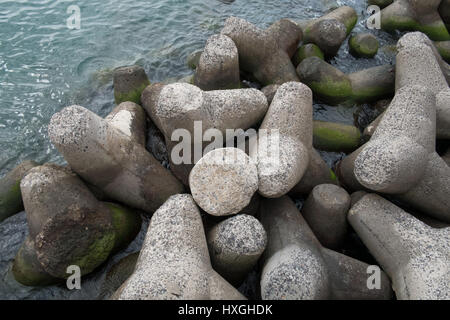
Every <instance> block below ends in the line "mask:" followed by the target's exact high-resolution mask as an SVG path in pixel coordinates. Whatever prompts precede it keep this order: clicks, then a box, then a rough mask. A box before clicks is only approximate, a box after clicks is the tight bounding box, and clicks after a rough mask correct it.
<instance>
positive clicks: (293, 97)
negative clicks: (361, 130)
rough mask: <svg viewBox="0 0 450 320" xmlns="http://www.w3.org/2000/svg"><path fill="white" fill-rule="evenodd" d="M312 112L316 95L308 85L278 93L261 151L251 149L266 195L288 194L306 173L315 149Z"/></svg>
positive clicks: (294, 85) (287, 85)
mask: <svg viewBox="0 0 450 320" xmlns="http://www.w3.org/2000/svg"><path fill="white" fill-rule="evenodd" d="M312 113H313V111H312V92H311V90H310V89H309V88H308V87H307V86H305V85H304V84H302V83H299V82H288V83H285V84H283V85H282V86H281V87H280V88H279V89H278V90H277V93H276V94H275V97H274V98H273V101H272V103H271V105H270V107H269V110H268V111H267V114H266V116H265V118H264V120H263V122H262V124H261V126H260V131H259V137H258V148H254V149H252V150H250V156H251V157H252V158H253V159H255V161H256V163H257V166H258V177H259V192H260V194H261V195H262V196H264V197H266V198H278V197H281V196H283V195H285V194H286V193H288V192H289V191H290V190H291V189H292V188H293V187H294V186H295V185H296V184H297V183H299V182H300V180H301V178H302V177H303V175H304V174H305V171H306V169H307V168H308V165H309V162H310V152H311V150H312V140H313V139H312V136H313V135H312V131H313V120H312Z"/></svg>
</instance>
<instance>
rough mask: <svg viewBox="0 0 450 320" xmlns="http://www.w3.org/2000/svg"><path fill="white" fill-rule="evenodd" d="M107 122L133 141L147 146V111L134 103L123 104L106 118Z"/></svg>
mask: <svg viewBox="0 0 450 320" xmlns="http://www.w3.org/2000/svg"><path fill="white" fill-rule="evenodd" d="M105 120H106V121H108V122H109V124H110V125H112V126H114V127H116V128H117V129H119V130H120V131H122V132H123V133H125V134H126V135H127V136H128V137H130V139H131V140H133V141H135V142H137V143H138V144H140V145H142V146H145V141H146V135H145V132H146V130H147V119H146V114H145V110H144V109H143V108H142V107H141V106H140V105H138V104H136V103H134V102H130V101H127V102H122V103H121V104H119V105H118V106H117V107H115V108H114V109H113V110H112V111H111V113H110V114H109V115H108V116H106V118H105Z"/></svg>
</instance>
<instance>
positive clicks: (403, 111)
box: [338, 86, 450, 222]
mask: <svg viewBox="0 0 450 320" xmlns="http://www.w3.org/2000/svg"><path fill="white" fill-rule="evenodd" d="M435 121H436V120H435V99H434V95H433V93H432V92H431V91H430V90H428V89H427V88H425V87H422V86H409V87H404V88H401V89H400V90H398V91H397V94H396V96H395V98H394V100H393V101H392V103H391V105H390V106H389V108H388V110H387V111H386V112H385V114H384V116H383V117H382V119H381V121H380V123H379V125H378V127H377V129H376V131H375V133H374V134H373V136H372V138H371V140H370V141H369V142H368V143H366V144H365V145H364V146H362V147H361V148H359V149H358V150H356V151H355V152H354V153H352V154H351V155H350V156H348V157H347V158H345V159H344V160H342V161H341V163H340V164H339V166H338V168H339V170H338V175H339V178H340V181H342V182H343V183H344V185H346V186H347V187H350V189H352V190H354V191H356V190H363V189H365V188H367V189H368V190H372V191H376V192H380V193H387V194H392V195H393V196H394V197H395V198H396V199H398V200H401V201H402V202H405V203H407V204H409V205H411V206H413V207H415V208H416V209H419V210H421V211H422V212H423V213H426V214H428V215H429V216H431V217H434V218H436V219H438V220H441V221H443V222H449V221H450V199H449V197H448V194H449V193H450V168H449V167H448V166H447V165H446V164H445V162H444V160H442V158H440V157H439V155H438V154H437V153H436V151H435V132H436V131H435V123H436V122H435Z"/></svg>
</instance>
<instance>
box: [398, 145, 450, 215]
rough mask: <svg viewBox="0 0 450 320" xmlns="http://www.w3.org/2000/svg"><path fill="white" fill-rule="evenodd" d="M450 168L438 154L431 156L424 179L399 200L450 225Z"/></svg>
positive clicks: (434, 153)
mask: <svg viewBox="0 0 450 320" xmlns="http://www.w3.org/2000/svg"><path fill="white" fill-rule="evenodd" d="M449 194H450V167H449V166H448V165H446V163H445V161H444V160H443V159H442V158H441V157H439V155H438V154H437V153H436V152H433V153H431V154H430V155H429V157H428V161H427V163H426V165H425V171H424V174H423V176H422V179H421V180H420V181H419V182H418V183H417V184H416V185H414V186H412V187H411V189H409V190H408V191H407V192H406V193H404V194H401V195H396V198H398V199H399V200H401V201H403V202H405V203H407V204H409V205H411V206H413V207H414V208H417V209H419V210H420V211H422V212H423V213H425V214H427V215H429V216H430V217H433V218H435V219H437V220H440V221H443V222H447V223H450V197H449V196H448V195H449Z"/></svg>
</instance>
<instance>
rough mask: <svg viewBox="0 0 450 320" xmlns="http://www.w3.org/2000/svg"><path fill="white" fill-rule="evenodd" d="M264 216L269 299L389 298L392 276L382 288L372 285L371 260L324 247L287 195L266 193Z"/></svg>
mask: <svg viewBox="0 0 450 320" xmlns="http://www.w3.org/2000/svg"><path fill="white" fill-rule="evenodd" d="M261 222H262V224H263V226H264V228H265V229H266V232H267V235H268V244H267V248H266V251H265V252H264V254H263V257H264V268H263V271H262V275H261V296H262V298H263V299H264V300H274V299H275V300H311V299H389V298H390V297H391V288H390V283H389V279H388V278H387V276H386V275H385V274H384V273H383V272H382V273H381V289H380V290H369V289H368V288H367V268H368V267H369V265H367V264H366V263H363V262H360V261H357V260H355V259H352V258H350V257H347V256H344V255H342V254H340V253H337V252H334V251H331V250H328V249H325V248H323V247H322V246H321V245H320V243H319V241H318V240H317V239H316V238H315V236H314V234H313V232H312V231H311V229H310V228H309V226H308V224H307V223H306V221H305V220H304V219H303V217H302V215H301V214H300V212H299V211H298V209H297V208H296V206H295V204H294V203H293V202H292V201H291V200H290V199H289V198H288V197H282V198H279V199H265V200H264V201H263V203H262V205H261Z"/></svg>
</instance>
